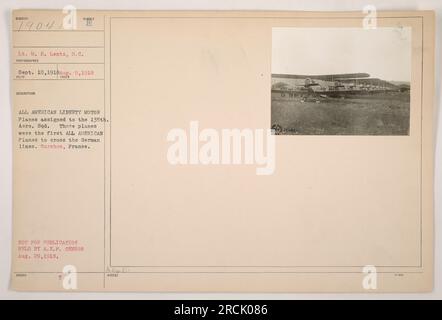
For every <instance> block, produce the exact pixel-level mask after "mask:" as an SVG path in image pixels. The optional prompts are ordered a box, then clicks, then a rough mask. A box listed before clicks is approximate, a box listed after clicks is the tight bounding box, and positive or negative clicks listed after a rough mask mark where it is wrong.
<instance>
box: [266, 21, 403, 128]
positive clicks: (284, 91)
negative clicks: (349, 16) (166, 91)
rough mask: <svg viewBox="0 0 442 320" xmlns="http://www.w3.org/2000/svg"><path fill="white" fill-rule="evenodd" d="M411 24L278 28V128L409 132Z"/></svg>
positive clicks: (274, 102)
mask: <svg viewBox="0 0 442 320" xmlns="http://www.w3.org/2000/svg"><path fill="white" fill-rule="evenodd" d="M410 79H411V29H410V28H407V27H397V28H396V27H394V28H393V27H388V28H387V27H379V28H376V29H364V28H362V27H361V28H294V27H283V28H279V27H278V28H272V86H271V128H272V129H274V133H275V134H276V135H380V136H396V135H397V136H401V135H409V131H410V129H409V128H410V86H411V84H410Z"/></svg>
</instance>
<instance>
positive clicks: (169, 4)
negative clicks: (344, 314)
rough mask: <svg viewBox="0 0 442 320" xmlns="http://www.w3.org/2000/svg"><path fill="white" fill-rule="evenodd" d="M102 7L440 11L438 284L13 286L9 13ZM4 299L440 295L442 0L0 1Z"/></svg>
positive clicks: (0, 281) (0, 271) (0, 287)
mask: <svg viewBox="0 0 442 320" xmlns="http://www.w3.org/2000/svg"><path fill="white" fill-rule="evenodd" d="M68 4H71V5H74V6H75V7H77V8H78V9H101V10H105V9H106V10H119V9H120V10H122V9H126V10H308V11H344V10H352V11H358V10H361V11H362V9H363V7H364V6H365V5H368V4H371V5H375V6H376V8H377V10H379V11H381V10H435V11H436V15H437V16H436V18H437V19H436V37H437V39H436V61H435V63H436V64H435V72H436V97H435V99H436V100H435V102H436V107H437V111H436V113H435V119H434V120H435V123H437V125H436V129H435V135H437V136H436V142H437V145H436V160H435V163H436V171H435V286H434V291H433V292H432V293H428V294H427V293H425V294H382V295H381V294H375V293H372V294H219V293H213V294H192V293H183V294H178V293H67V292H66V293H27V292H14V291H11V290H9V274H10V265H11V257H10V254H11V221H12V219H11V218H12V137H11V136H12V131H11V129H12V128H11V96H10V81H9V79H10V75H9V65H10V53H9V47H10V29H9V25H10V11H11V9H20V8H22V9H24V8H28V9H30V8H35V9H36V8H41V9H60V10H61V9H62V8H63V7H64V6H65V5H68ZM0 13H1V23H0V51H1V52H0V66H1V67H0V70H1V72H0V158H1V159H0V199H1V201H0V299H103V298H105V299H391V298H398V299H442V252H441V251H442V217H441V214H442V190H441V185H442V171H441V167H442V166H441V163H442V147H441V139H442V132H441V131H440V122H441V120H442V119H441V118H442V117H441V112H440V108H441V81H440V80H441V79H440V78H441V77H440V75H441V73H442V72H441V71H442V69H441V68H442V66H441V59H440V57H442V54H441V40H442V34H441V31H442V28H441V25H442V1H440V0H402V1H400V2H399V1H394V0H390V1H385V0H384V1H380V0H371V1H364V0H351V1H350V0H314V1H312V0H296V1H294V0H279V1H278V2H276V1H266V0H243V1H235V0H187V1H180V0H162V1H154V0H144V1H143V0H119V1H117V0H70V1H64V0H63V1H60V0H38V1H36V0H33V1H32V0H15V1H14V0H2V1H1V2H0Z"/></svg>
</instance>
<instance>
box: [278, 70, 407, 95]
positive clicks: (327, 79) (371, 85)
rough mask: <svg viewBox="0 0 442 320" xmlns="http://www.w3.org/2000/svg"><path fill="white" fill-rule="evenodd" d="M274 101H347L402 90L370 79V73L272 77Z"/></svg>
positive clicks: (390, 84) (388, 83) (386, 82)
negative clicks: (309, 98)
mask: <svg viewBox="0 0 442 320" xmlns="http://www.w3.org/2000/svg"><path fill="white" fill-rule="evenodd" d="M272 80H273V81H275V83H274V84H273V85H272V98H278V97H279V98H283V99H290V98H294V97H297V96H302V97H304V98H308V97H316V98H318V99H319V98H337V97H339V98H345V97H348V96H353V97H356V96H359V95H362V96H366V95H373V94H382V93H388V92H397V91H400V87H399V86H397V85H395V84H393V83H390V82H388V81H385V80H381V79H378V78H370V75H369V74H368V73H341V74H326V75H294V74H272Z"/></svg>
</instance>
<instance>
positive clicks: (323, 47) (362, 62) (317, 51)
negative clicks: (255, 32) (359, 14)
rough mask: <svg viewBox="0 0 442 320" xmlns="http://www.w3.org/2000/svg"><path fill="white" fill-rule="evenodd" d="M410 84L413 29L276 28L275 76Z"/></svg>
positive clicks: (273, 47)
mask: <svg viewBox="0 0 442 320" xmlns="http://www.w3.org/2000/svg"><path fill="white" fill-rule="evenodd" d="M356 72H366V73H369V74H370V77H372V78H380V79H383V80H390V81H410V78H411V28H409V27H404V28H377V29H369V30H365V29H362V28H273V30H272V73H284V74H303V75H304V74H305V75H319V74H334V73H356Z"/></svg>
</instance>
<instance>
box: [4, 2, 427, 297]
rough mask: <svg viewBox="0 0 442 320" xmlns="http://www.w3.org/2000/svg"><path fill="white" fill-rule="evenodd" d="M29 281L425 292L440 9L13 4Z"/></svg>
mask: <svg viewBox="0 0 442 320" xmlns="http://www.w3.org/2000/svg"><path fill="white" fill-rule="evenodd" d="M11 39H12V43H11V60H12V64H11V84H12V90H11V97H12V100H13V106H12V110H13V112H12V121H13V146H14V150H13V156H14V162H13V166H14V169H13V177H14V179H13V191H14V192H13V194H14V195H13V211H14V212H13V226H14V230H13V248H12V260H13V265H12V273H11V287H12V288H13V289H15V290H53V291H54V290H55V291H57V290H59V291H65V290H78V291H101V290H103V291H185V292H195V291H198V292H424V291H431V290H432V286H433V182H432V181H433V127H434V126H433V119H434V117H433V114H434V112H433V92H434V90H433V86H434V79H433V78H434V14H433V12H427V11H413V12H377V13H374V14H371V15H369V16H367V14H365V13H363V12H190V11H188V12H164V11H158V12H143V11H82V10H75V8H73V7H68V8H65V10H63V11H62V10H15V11H13V12H12V18H11Z"/></svg>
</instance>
